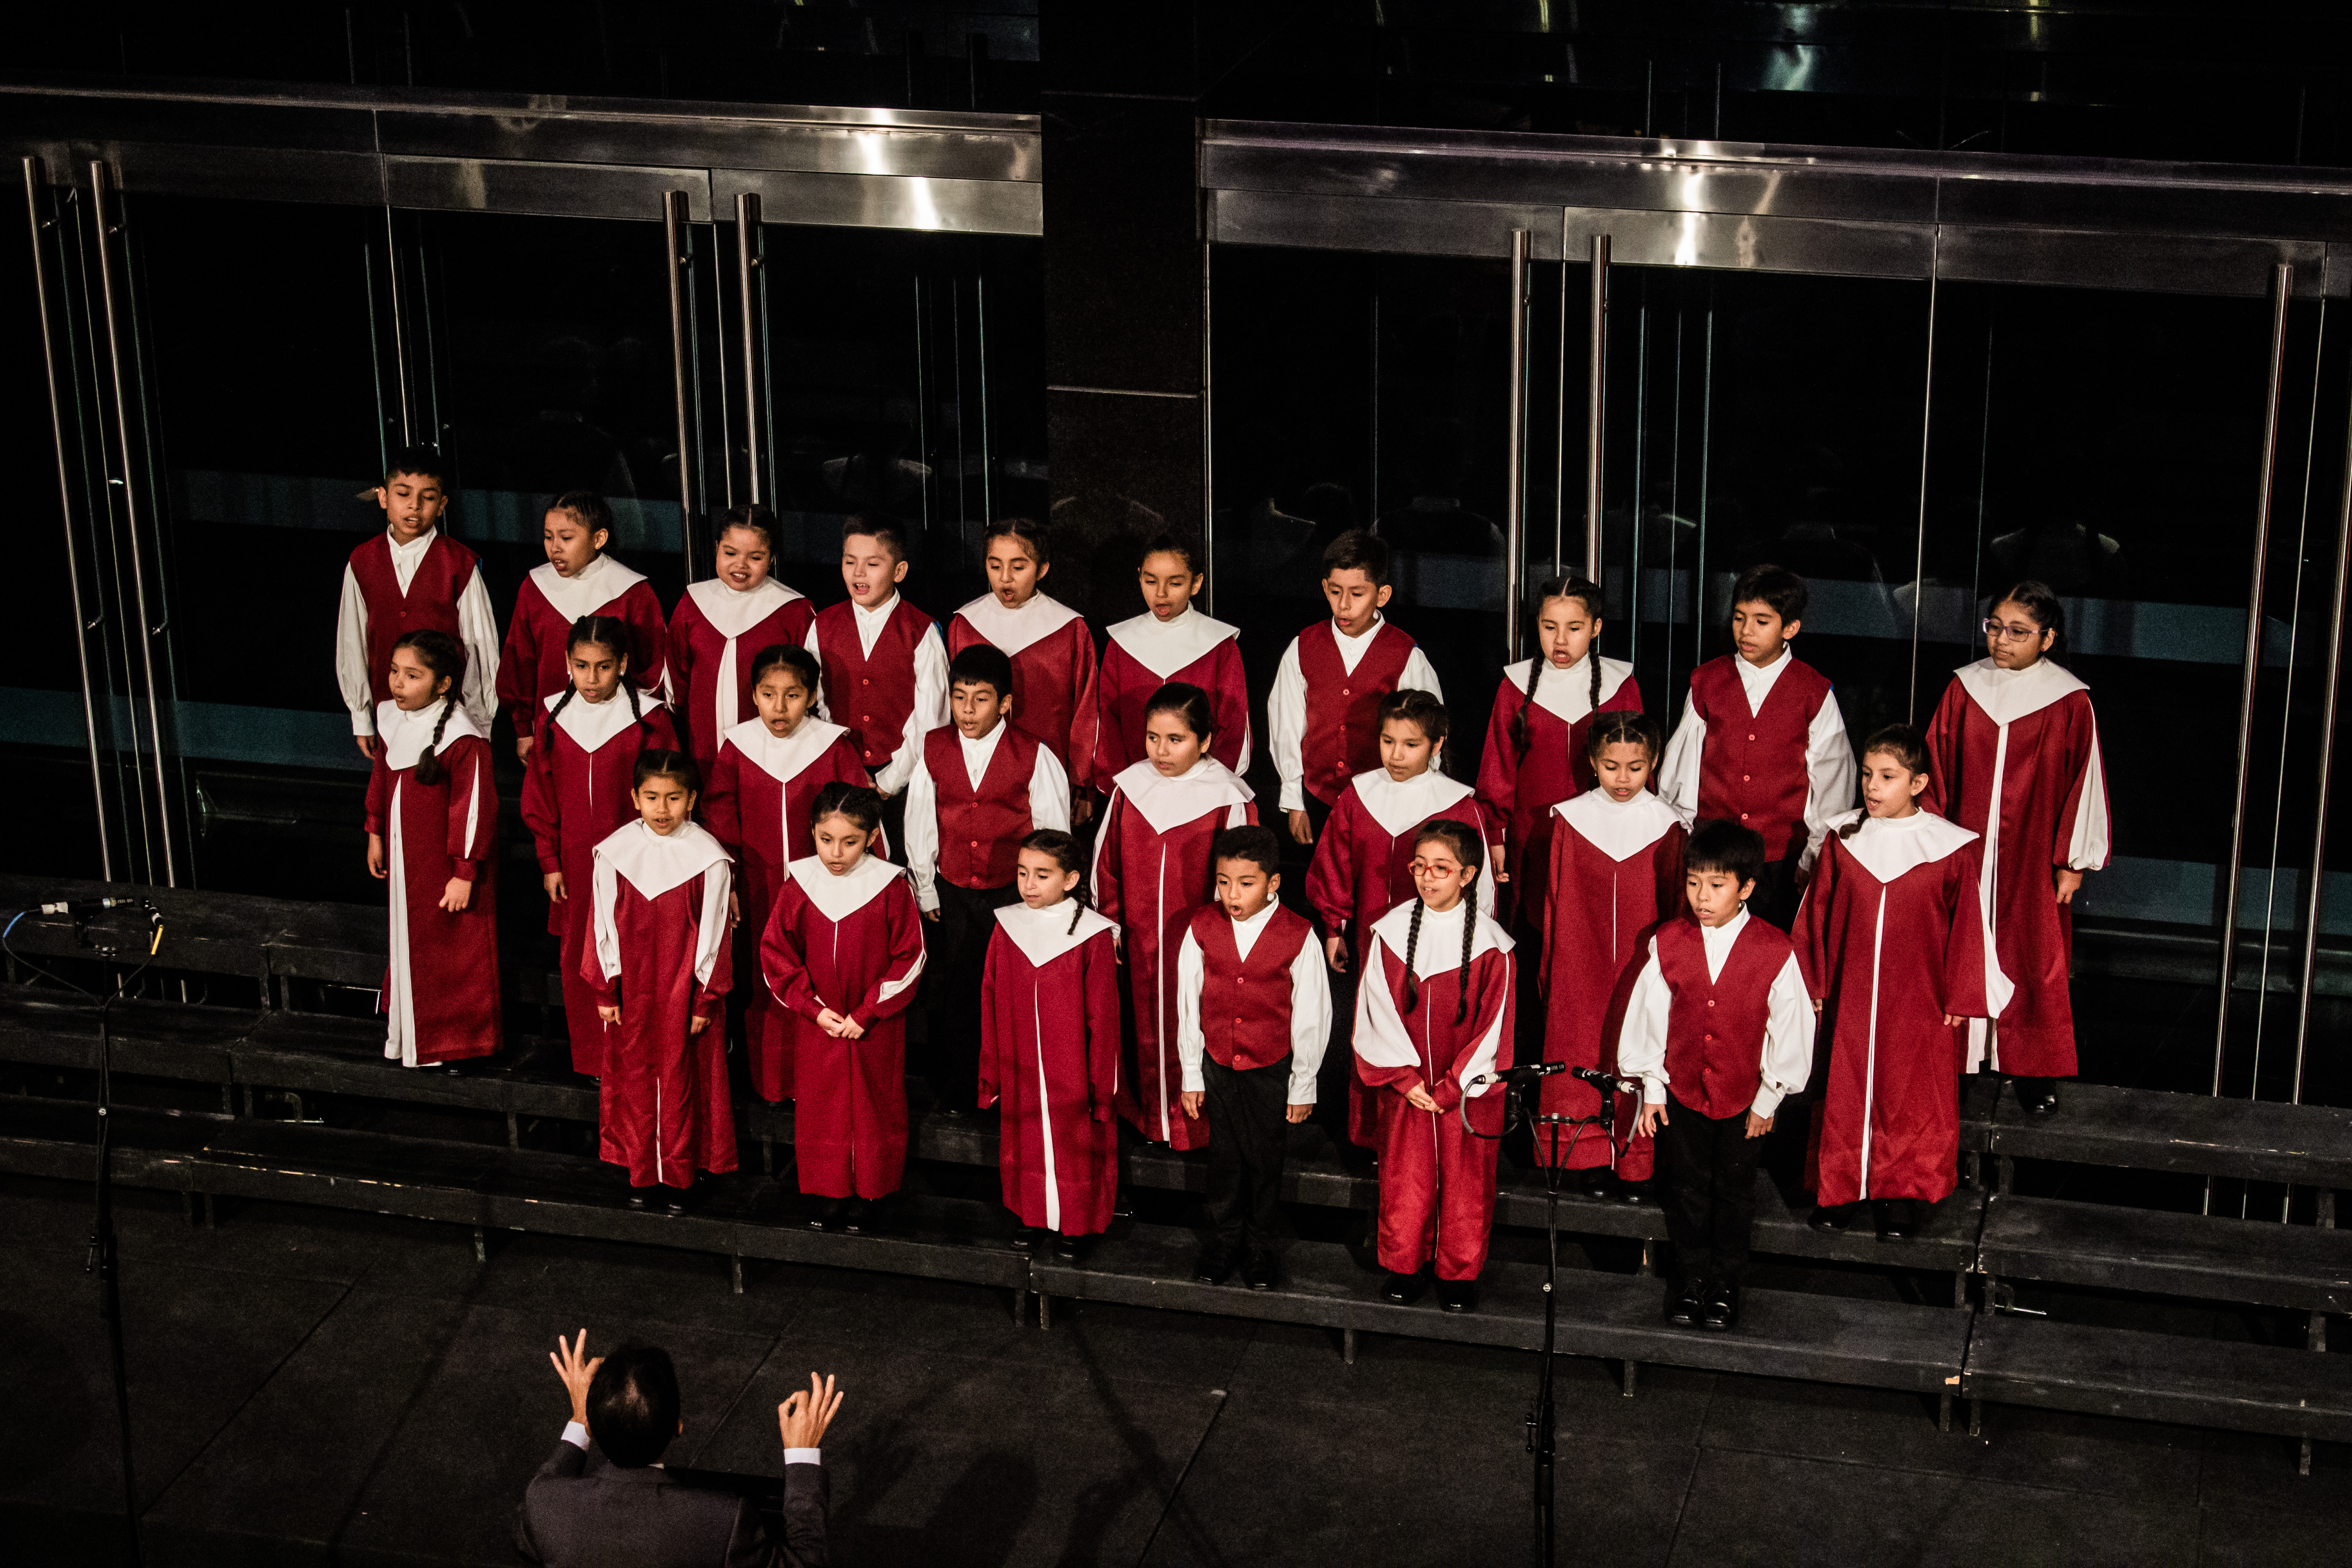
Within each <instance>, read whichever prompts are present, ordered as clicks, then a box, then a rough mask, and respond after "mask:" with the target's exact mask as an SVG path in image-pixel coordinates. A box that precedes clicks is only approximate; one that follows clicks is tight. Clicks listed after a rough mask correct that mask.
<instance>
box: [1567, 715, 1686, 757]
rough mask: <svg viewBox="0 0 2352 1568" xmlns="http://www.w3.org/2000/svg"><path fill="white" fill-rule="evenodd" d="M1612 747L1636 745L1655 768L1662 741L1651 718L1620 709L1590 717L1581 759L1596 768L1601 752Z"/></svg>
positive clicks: (1664, 746) (1661, 734) (1664, 745)
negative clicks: (1648, 757) (1647, 756)
mask: <svg viewBox="0 0 2352 1568" xmlns="http://www.w3.org/2000/svg"><path fill="white" fill-rule="evenodd" d="M1612 746H1640V747H1641V748H1643V750H1644V751H1646V752H1649V753H1650V765H1651V766H1652V767H1655V766H1657V764H1658V754H1659V753H1660V752H1664V750H1665V749H1666V740H1665V736H1664V733H1663V732H1661V731H1660V730H1659V728H1658V721H1656V720H1655V719H1653V718H1651V717H1650V716H1649V715H1648V714H1647V713H1636V712H1634V711H1633V710H1632V709H1629V708H1621V709H1618V710H1616V711H1614V712H1612V713H1595V714H1594V715H1593V716H1592V728H1591V731H1589V732H1588V733H1587V734H1586V735H1585V737H1584V760H1585V761H1586V762H1589V763H1592V764H1594V765H1595V766H1598V765H1600V762H1601V752H1604V751H1607V750H1608V749H1609V748H1610V747H1612Z"/></svg>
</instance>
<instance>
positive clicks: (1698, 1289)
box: [1666, 1279, 1706, 1329]
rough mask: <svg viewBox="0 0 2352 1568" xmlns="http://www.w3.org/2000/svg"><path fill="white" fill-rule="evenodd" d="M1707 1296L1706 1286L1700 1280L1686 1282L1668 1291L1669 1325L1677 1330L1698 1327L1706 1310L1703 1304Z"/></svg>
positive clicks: (1667, 1312) (1667, 1320) (1667, 1321)
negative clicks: (1700, 1318)
mask: <svg viewBox="0 0 2352 1568" xmlns="http://www.w3.org/2000/svg"><path fill="white" fill-rule="evenodd" d="M1705 1297H1706V1282H1705V1281H1704V1280H1698V1279H1691V1280H1686V1281H1685V1282H1684V1283H1682V1284H1680V1285H1677V1286H1675V1288H1674V1289H1671V1290H1669V1291H1667V1292H1666V1323H1667V1325H1668V1326H1669V1327H1671V1328H1676V1329H1695V1328H1696V1327H1698V1320H1699V1317H1700V1315H1701V1314H1702V1313H1703V1312H1705V1311H1706V1307H1705V1306H1704V1305H1703V1304H1702V1302H1703V1299H1704V1298H1705Z"/></svg>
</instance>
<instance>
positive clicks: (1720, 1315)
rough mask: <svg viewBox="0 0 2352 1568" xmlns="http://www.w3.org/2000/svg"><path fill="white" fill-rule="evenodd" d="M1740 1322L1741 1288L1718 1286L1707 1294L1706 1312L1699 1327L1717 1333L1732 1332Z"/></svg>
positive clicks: (1700, 1320)
mask: <svg viewBox="0 0 2352 1568" xmlns="http://www.w3.org/2000/svg"><path fill="white" fill-rule="evenodd" d="M1738 1321H1739V1287H1738V1286H1737V1285H1717V1286H1715V1287H1713V1288H1712V1289H1709V1290H1708V1291H1707V1293H1706V1312H1705V1314H1704V1315H1703V1316H1702V1317H1701V1318H1700V1319H1699V1327H1701V1328H1703V1329H1713V1330H1714V1331H1717V1333H1723V1332H1726V1331H1728V1330H1730V1329H1731V1328H1732V1327H1733V1326H1735V1325H1736V1324H1738Z"/></svg>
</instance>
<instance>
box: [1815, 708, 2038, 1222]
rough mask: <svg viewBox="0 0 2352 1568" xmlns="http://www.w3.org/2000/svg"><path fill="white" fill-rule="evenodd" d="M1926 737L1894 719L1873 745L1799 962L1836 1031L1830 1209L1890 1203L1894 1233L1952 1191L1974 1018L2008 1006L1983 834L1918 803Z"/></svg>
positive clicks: (1827, 1170)
mask: <svg viewBox="0 0 2352 1568" xmlns="http://www.w3.org/2000/svg"><path fill="white" fill-rule="evenodd" d="M1927 766H1928V763H1927V741H1926V739H1925V737H1923V736H1922V735H1921V734H1920V733H1919V731H1916V730H1915V729H1913V728H1912V727H1911V726H1910V725H1908V724H1890V725H1888V726H1887V727H1886V728H1885V729H1884V730H1881V731H1878V733H1876V734H1875V735H1873V736H1872V737H1871V738H1870V739H1869V740H1868V741H1867V742H1864V745H1863V748H1862V799H1863V809H1862V810H1861V811H1854V812H1847V813H1845V814H1843V816H1839V817H1838V818H1837V820H1836V822H1835V824H1834V825H1833V829H1832V832H1830V833H1829V834H1828V835H1827V836H1825V837H1823V838H1822V851H1821V859H1820V861H1819V863H1818V864H1817V865H1815V866H1814V867H1813V871H1812V879H1811V881H1810V882H1808V883H1807V884H1806V886H1805V896H1804V901H1803V902H1802V903H1801V904H1800V905H1799V906H1798V908H1797V919H1796V922H1795V926H1796V929H1795V930H1793V931H1790V933H1789V934H1790V936H1791V937H1792V938H1793V939H1794V940H1795V942H1796V946H1797V967H1798V969H1799V971H1800V972H1801V973H1803V975H1804V977H1805V988H1806V990H1807V991H1809V992H1811V994H1812V996H1813V999H1814V1005H1815V1006H1816V1007H1820V1008H1823V1010H1824V1012H1825V1014H1826V1016H1827V1017H1828V1019H1829V1022H1830V1025H1831V1027H1832V1036H1831V1044H1830V1058H1829V1070H1828V1072H1827V1073H1826V1074H1824V1075H1823V1079H1822V1100H1821V1105H1822V1110H1821V1142H1820V1147H1819V1163H1820V1170H1819V1173H1818V1178H1817V1182H1816V1191H1817V1193H1818V1194H1819V1197H1820V1200H1821V1207H1820V1208H1819V1209H1817V1210H1816V1211H1815V1212H1814V1215H1813V1221H1812V1223H1813V1226H1814V1227H1815V1228H1816V1229H1820V1230H1843V1229H1845V1228H1846V1227H1847V1226H1848V1225H1850V1224H1851V1223H1852V1222H1853V1209H1852V1208H1851V1207H1850V1206H1848V1205H1853V1204H1857V1203H1860V1202H1863V1201H1864V1200H1867V1201H1869V1202H1871V1203H1873V1204H1874V1205H1875V1206H1876V1209H1877V1220H1878V1236H1879V1239H1880V1240H1882V1241H1901V1240H1903V1239H1905V1238H1906V1237H1910V1236H1913V1235H1915V1234H1916V1232H1917V1228H1918V1206H1919V1205H1921V1204H1923V1203H1926V1204H1934V1203H1940V1202H1942V1201H1943V1199H1944V1197H1945V1196H1946V1194H1949V1193H1950V1192H1951V1190H1952V1183H1953V1179H1954V1175H1955V1172H1956V1170H1957V1168H1958V1164H1959V1158H1960V1105H1959V1089H1958V1085H1959V1078H1958V1071H1957V1070H1956V1069H1957V1068H1958V1065H1959V1060H1960V1056H1961V1053H1962V1050H1963V1049H1964V1047H1963V1044H1962V1037H1961V1036H1960V1034H1959V1027H1960V1026H1961V1025H1962V1024H1963V1023H1965V1022H1966V1021H1967V1020H1969V1019H1970V1018H1988V1017H1992V1016H1996V1015H1998V1014H1999V1013H2000V1010H2001V1007H2002V1006H2003V1005H2005V1004H2006V1003H2007V1002H2008V1000H2009V992H2010V985H2009V981H2008V979H2007V978H2006V977H2005V976H2003V975H2002V973H2001V972H2000V964H1999V963H1996V962H1995V961H1994V958H1993V943H1992V940H1991V939H1992V929H1991V922H1990V918H1989V917H1990V906H1989V900H1987V899H1986V898H1985V896H1984V888H1983V882H1982V879H1983V871H1984V856H1983V853H1982V851H1983V840H1982V839H1980V838H1979V837H1978V836H1977V835H1975V834H1973V833H1971V832H1969V830H1968V829H1967V828H1965V827H1958V826H1954V825H1953V824H1951V823H1949V822H1947V821H1946V820H1945V819H1944V818H1942V817H1940V816H1936V815H1935V814H1934V813H1932V812H1927V811H1922V810H1920V809H1919V797H1920V795H1922V794H1923V793H1924V792H1925V791H1926V790H1927V784H1928V774H1927Z"/></svg>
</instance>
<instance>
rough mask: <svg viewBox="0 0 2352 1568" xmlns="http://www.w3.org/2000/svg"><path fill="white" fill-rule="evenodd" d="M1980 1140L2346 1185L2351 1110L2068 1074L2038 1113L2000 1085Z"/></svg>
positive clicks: (2148, 1165) (2351, 1164) (2350, 1178)
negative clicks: (2070, 1078)
mask: <svg viewBox="0 0 2352 1568" xmlns="http://www.w3.org/2000/svg"><path fill="white" fill-rule="evenodd" d="M1985 1146H1986V1147H1987V1148H1989V1149H1990V1151H1991V1152H1993V1153H1996V1154H2002V1155H2009V1156H2013V1157H2019V1158H2030V1159H2036V1160H2063V1161H2071V1162H2073V1163H2077V1164H2084V1165H2121V1166H2126V1167H2128V1168H2129V1169H2132V1170H2136V1171H2186V1172H2188V1173H2191V1174H2193V1175H2200V1176H2237V1177H2242V1178H2244V1179H2246V1180H2248V1181H2257V1182H2290V1183H2293V1184H2294V1185H2296V1186H2312V1187H2352V1110H2335V1109H2333V1108H2331V1107H2327V1106H2319V1105H2284V1104H2279V1103H2276V1102H2273V1101H2266V1100H2217V1099H2214V1098H2212V1097H2210V1096H2208V1095H2202V1094H2166V1093H2163V1092H2161V1091H2159V1090H2156V1089H2110V1088H2108V1087H2107V1086H2106V1085H2105V1084H2096V1083H2082V1082H2069V1083H2066V1084H2064V1085H2063V1086H2061V1088H2060V1089H2059V1091H2058V1109H2057V1110H2054V1111H2052V1112H2050V1113H2049V1114H2048V1115H2045V1116H2028V1115H2026V1114H2025V1112H2024V1111H2023V1110H2020V1109H2019V1108H2018V1104H2017V1098H2016V1096H2014V1095H2008V1094H2004V1095H2002V1096H2001V1097H2000V1103H1999V1105H1998V1107H1997V1108H1996V1110H1994V1112H1993V1116H1992V1121H1991V1126H1990V1134H1989V1138H1988V1142H1987V1143H1986V1145H1985Z"/></svg>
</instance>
